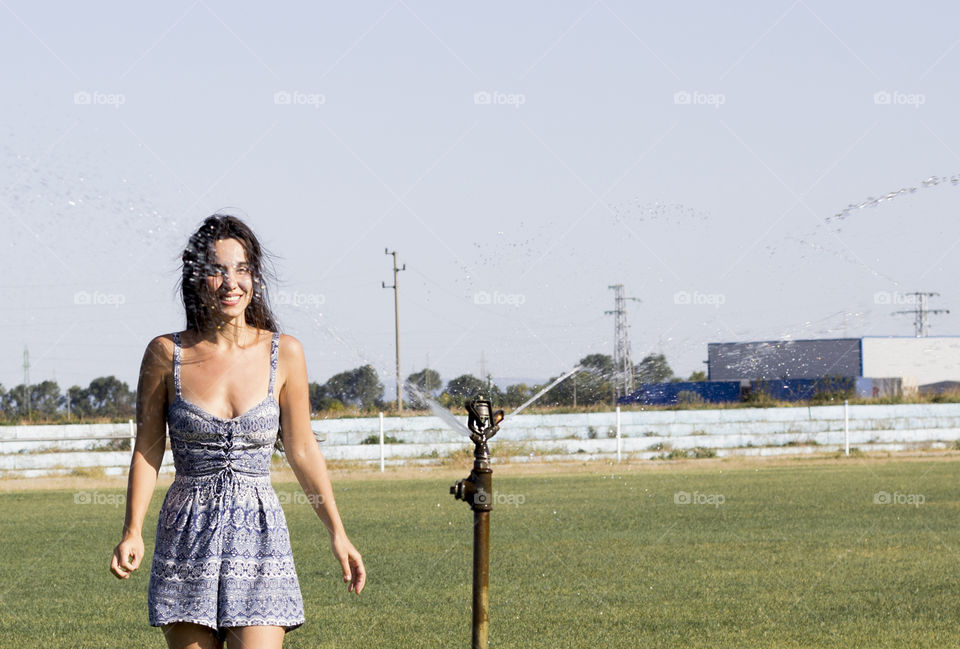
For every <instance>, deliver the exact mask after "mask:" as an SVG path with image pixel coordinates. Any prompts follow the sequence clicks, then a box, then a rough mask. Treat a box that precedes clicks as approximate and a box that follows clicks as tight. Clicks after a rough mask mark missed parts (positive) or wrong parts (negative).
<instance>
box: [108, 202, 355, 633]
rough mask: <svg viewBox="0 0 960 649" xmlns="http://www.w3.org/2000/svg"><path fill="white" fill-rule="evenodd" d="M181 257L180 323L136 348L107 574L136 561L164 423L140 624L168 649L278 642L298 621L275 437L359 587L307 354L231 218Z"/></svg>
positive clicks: (211, 227) (210, 226) (203, 231)
mask: <svg viewBox="0 0 960 649" xmlns="http://www.w3.org/2000/svg"><path fill="white" fill-rule="evenodd" d="M182 260H183V278H182V283H181V294H182V297H183V304H184V308H185V309H186V320H187V328H186V330H185V331H182V332H179V333H175V334H172V335H164V336H158V337H156V338H154V339H153V340H152V341H150V344H149V345H148V346H147V350H146V352H145V353H144V357H143V362H142V365H141V369H140V381H139V385H138V388H137V439H136V445H135V447H134V450H133V459H132V460H131V463H130V475H129V479H128V485H127V512H126V519H125V521H124V525H123V533H122V538H121V541H120V543H119V544H118V545H117V547H116V548H115V549H114V551H113V557H112V559H111V564H110V569H111V571H112V572H113V574H115V575H116V576H117V577H118V578H120V579H127V578H128V577H129V576H130V574H131V573H132V572H133V571H134V570H136V569H137V568H138V567H139V565H140V562H141V561H142V559H143V555H144V546H143V537H142V533H141V531H142V528H143V520H144V517H145V515H146V511H147V507H148V505H149V503H150V497H151V496H152V494H153V491H154V487H155V486H156V480H157V473H158V470H159V468H160V464H161V461H162V459H163V452H164V446H165V430H166V428H167V427H168V426H169V429H170V446H171V450H172V452H173V458H174V464H175V467H176V476H175V478H174V480H173V484H172V485H171V486H170V489H169V490H168V491H167V494H166V497H165V498H164V501H163V506H162V508H161V510H160V516H159V519H158V523H157V536H156V547H155V548H154V556H153V564H152V567H151V571H150V585H149V590H148V597H147V600H148V609H149V619H150V624H151V625H152V626H160V627H162V628H163V633H164V636H165V637H166V640H167V644H168V646H169V647H171V648H174V647H180V648H187V647H202V648H207V647H211V648H212V647H222V646H223V643H224V641H226V642H227V643H228V645H229V646H238V647H281V646H282V644H283V636H284V633H285V632H286V631H289V630H291V629H294V628H296V627H298V626H300V625H301V624H303V622H304V615H303V602H302V599H301V594H300V586H299V582H298V581H297V574H296V571H295V570H294V565H293V557H292V555H291V553H290V541H289V537H288V535H287V525H286V519H285V518H284V515H283V510H282V509H281V508H280V504H279V501H278V499H277V496H276V493H275V492H274V491H273V488H272V487H271V485H270V457H271V455H272V453H273V448H274V445H275V443H276V442H278V437H279V438H280V440H281V441H282V445H283V448H284V449H285V453H286V458H287V461H288V462H289V464H290V466H291V467H292V468H293V472H294V474H295V475H296V477H297V480H298V481H299V483H300V485H301V486H302V487H303V490H304V493H305V494H306V495H307V498H308V500H309V502H310V503H312V505H313V507H314V509H315V510H316V512H317V514H318V515H319V516H320V519H321V520H322V521H323V524H324V525H325V526H326V528H327V531H328V532H329V533H330V542H331V546H332V549H333V554H334V556H335V557H336V558H337V560H338V561H339V562H340V565H341V567H342V569H343V580H344V581H345V582H347V583H348V591H350V592H354V593H358V594H359V593H360V591H361V590H363V585H364V582H365V579H366V572H365V569H364V566H363V560H362V559H361V557H360V553H359V552H357V550H356V548H354V547H353V544H352V543H350V540H349V539H348V538H347V535H346V533H345V532H344V528H343V524H342V523H341V521H340V515H339V513H338V512H337V506H336V504H335V502H334V499H333V490H332V488H331V486H330V478H329V475H328V474H327V469H326V464H325V462H324V459H323V456H322V455H321V453H320V449H319V447H318V446H317V443H316V439H315V438H314V435H313V431H312V430H311V427H310V401H309V391H308V387H307V370H306V363H305V361H304V355H303V348H302V347H301V346H300V343H299V341H297V339H296V338H293V337H292V336H287V335H280V334H279V333H278V332H277V329H278V328H277V325H276V322H275V319H274V317H273V315H272V313H271V312H270V308H269V306H268V304H267V301H266V299H265V286H266V285H265V280H264V271H263V254H262V252H261V247H260V244H259V242H258V241H257V239H256V237H255V236H254V234H253V233H252V232H251V231H250V229H249V228H248V227H247V226H246V225H245V224H244V223H243V222H242V221H240V220H239V219H237V218H235V217H232V216H226V215H220V214H215V215H214V216H211V217H209V218H207V219H206V220H205V221H204V222H203V224H202V225H201V226H200V228H199V230H197V232H195V233H194V234H193V236H192V237H191V238H190V242H189V244H188V245H187V249H186V250H185V251H184V253H183V257H182ZM264 395H266V397H264ZM251 404H252V405H251Z"/></svg>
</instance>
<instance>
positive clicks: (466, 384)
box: [446, 374, 489, 401]
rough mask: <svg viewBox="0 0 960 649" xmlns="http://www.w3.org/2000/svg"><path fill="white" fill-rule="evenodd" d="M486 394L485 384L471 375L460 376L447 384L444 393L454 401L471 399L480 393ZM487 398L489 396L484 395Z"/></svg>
mask: <svg viewBox="0 0 960 649" xmlns="http://www.w3.org/2000/svg"><path fill="white" fill-rule="evenodd" d="M485 392H487V382H486V381H483V380H481V379H478V378H477V377H475V376H473V375H472V374H461V375H460V376H458V377H457V378H455V379H452V380H450V382H449V383H447V389H446V393H447V394H449V395H450V396H451V397H453V398H455V399H460V400H461V401H463V400H464V399H472V398H473V397H475V396H477V395H478V394H480V393H485ZM486 396H488V397H489V395H486Z"/></svg>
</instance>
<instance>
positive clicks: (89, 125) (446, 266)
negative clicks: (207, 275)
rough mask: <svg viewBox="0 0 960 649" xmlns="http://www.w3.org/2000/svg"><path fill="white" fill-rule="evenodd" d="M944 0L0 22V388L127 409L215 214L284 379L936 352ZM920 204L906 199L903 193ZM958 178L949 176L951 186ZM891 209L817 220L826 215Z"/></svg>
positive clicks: (952, 26) (282, 8) (135, 6)
mask: <svg viewBox="0 0 960 649" xmlns="http://www.w3.org/2000/svg"><path fill="white" fill-rule="evenodd" d="M958 18H960V9H958V7H957V5H956V4H955V3H948V2H944V3H934V4H925V5H924V6H923V8H920V7H908V6H906V5H904V4H902V3H876V2H870V3H867V2H860V3H857V4H851V3H835V2H802V1H799V0H798V1H796V2H790V1H784V2H756V3H740V4H737V5H735V6H730V5H724V4H722V3H721V4H718V3H713V2H710V3H708V2H702V3H657V4H656V5H651V4H650V3H635V2H626V1H617V0H597V1H596V2H539V3H538V2H522V3H517V2H509V3H507V2H490V3H482V4H480V5H476V4H475V5H470V4H465V3H451V2H429V3H428V2H414V1H412V0H408V1H396V2H372V3H328V4H325V5H323V6H318V5H317V4H316V3H284V4H281V5H269V4H265V3H238V2H213V1H202V0H197V1H189V2H180V1H173V2H166V3H154V4H141V3H122V2H99V3H93V4H91V3H66V2H61V3H32V2H25V1H22V0H0V52H2V57H0V65H2V66H3V67H2V70H3V75H2V79H3V92H2V98H3V99H2V107H0V124H2V129H3V130H2V133H0V163H2V170H3V171H2V175H0V223H2V233H3V239H2V241H3V249H4V256H3V274H4V276H3V278H2V279H0V292H2V295H3V306H2V307H0V309H2V313H3V319H2V323H0V326H2V327H3V332H4V336H3V340H4V343H3V344H2V345H0V361H2V362H0V383H2V384H3V385H4V386H5V387H7V388H9V387H11V386H13V385H16V384H18V383H20V382H22V380H23V369H22V365H23V350H24V345H26V346H28V347H29V350H30V360H31V369H30V378H31V381H32V382H38V381H41V380H44V379H48V378H56V380H57V381H58V382H59V383H60V384H61V386H62V387H67V386H69V385H73V384H80V385H86V384H87V383H88V382H89V381H90V380H91V379H92V378H94V377H97V376H103V375H109V374H114V375H116V376H118V377H119V378H121V379H122V380H125V381H127V382H129V383H130V385H131V387H133V386H134V385H135V384H136V375H137V370H138V367H139V363H140V359H141V356H142V354H143V350H144V347H145V345H146V344H147V342H148V341H149V340H150V338H152V337H153V336H155V335H157V334H160V333H166V332H170V331H174V330H179V329H181V328H182V327H183V309H182V306H181V305H180V303H179V301H178V296H177V295H176V294H175V292H174V287H175V283H176V280H177V277H178V272H179V270H178V268H179V266H178V264H179V254H180V251H181V250H182V248H183V246H184V244H185V243H186V240H187V238H188V236H189V235H190V233H191V232H192V231H193V230H194V229H195V228H196V226H197V225H198V224H199V222H200V221H201V220H202V219H203V218H204V217H205V216H207V215H209V214H211V213H213V212H215V211H217V210H221V209H231V210H233V211H234V213H236V214H238V215H239V216H241V217H243V218H245V219H246V220H247V221H248V222H249V223H250V225H251V226H252V227H253V228H254V230H255V231H256V232H257V233H258V234H259V236H260V237H261V239H262V241H263V242H264V243H265V245H266V246H267V247H268V249H269V250H270V251H272V252H273V253H274V254H275V255H276V256H277V270H278V273H279V276H280V285H279V286H278V287H277V288H278V289H279V292H275V293H274V298H275V300H276V301H277V302H280V303H279V304H277V311H278V314H279V316H280V319H281V324H282V326H283V328H284V330H285V331H286V332H287V333H290V334H292V335H295V336H297V337H298V338H299V339H300V340H301V341H302V342H303V344H304V346H305V349H306V352H307V362H308V369H309V373H310V378H311V379H312V380H317V381H325V380H326V379H327V378H328V377H330V376H331V375H332V374H334V373H336V372H339V371H342V370H345V369H349V368H352V367H356V366H358V365H360V364H362V363H365V362H370V363H372V364H373V365H374V366H375V367H376V368H377V369H378V370H380V371H381V373H382V377H383V379H384V382H385V383H388V382H389V380H390V378H391V377H392V374H393V362H394V359H393V354H394V348H393V340H394V338H393V336H394V332H393V294H392V291H389V290H384V289H382V288H381V281H386V282H387V283H388V284H389V283H391V281H392V276H391V258H390V257H389V256H386V255H384V248H389V249H390V250H397V251H398V252H399V259H400V262H401V263H406V266H407V270H406V271H405V272H402V273H401V274H400V288H401V290H400V298H401V305H400V324H401V356H402V362H403V370H404V371H403V373H404V376H406V375H407V374H409V373H411V372H412V371H415V370H419V369H421V368H423V367H424V366H425V365H427V363H429V365H430V366H431V367H433V368H435V369H437V370H438V371H439V372H440V374H441V376H442V377H443V379H444V380H445V381H446V380H449V379H451V378H453V377H454V376H456V375H459V374H461V373H464V372H471V373H474V374H477V373H479V371H480V358H481V353H483V355H484V358H485V361H486V367H487V368H488V370H489V371H490V372H491V373H492V374H493V376H494V378H495V379H496V380H498V382H501V383H504V384H506V383H510V382H515V381H518V380H522V379H525V380H542V379H546V378H547V377H549V376H555V375H558V374H560V373H561V372H562V371H564V370H566V369H568V368H569V367H571V366H572V365H573V364H574V363H575V362H576V361H577V360H578V359H579V358H581V357H583V356H585V355H587V354H590V353H598V352H600V353H607V354H612V353H613V318H612V317H611V316H608V315H605V314H604V311H605V310H609V309H611V308H612V307H613V292H612V291H611V290H609V289H608V286H609V285H610V284H615V283H623V284H624V285H625V286H626V293H627V295H628V296H631V297H636V298H639V299H641V300H642V302H631V303H630V304H629V307H628V314H629V315H628V319H629V323H630V325H631V328H630V337H631V343H632V350H633V357H634V360H635V361H638V360H639V359H640V358H641V357H642V356H643V355H645V354H646V353H649V352H651V351H660V352H663V353H665V354H666V356H667V359H668V361H669V362H670V363H671V365H672V366H673V368H674V370H675V371H676V372H677V373H678V374H681V375H684V376H686V375H689V373H690V372H692V371H694V370H697V369H704V368H705V366H704V365H703V361H704V360H705V359H706V345H707V343H708V342H717V341H739V340H764V339H775V338H780V337H787V336H789V337H793V338H804V337H836V336H843V335H849V336H859V335H865V334H871V335H888V334H889V335H912V333H913V326H912V319H911V318H910V317H909V316H893V315H891V312H892V311H895V310H898V309H909V308H911V305H910V304H909V303H908V302H909V300H908V298H907V297H906V295H905V294H906V293H907V292H910V291H917V290H923V291H937V292H939V293H941V294H942V295H941V297H939V298H935V299H934V300H932V302H931V307H938V308H951V307H952V308H953V313H951V314H950V315H941V316H933V317H932V321H931V322H932V325H933V326H932V330H931V333H932V334H935V335H950V334H954V333H960V288H958V287H957V286H956V283H957V282H956V277H957V274H958V273H957V271H958V270H960V263H958V261H957V258H958V255H960V245H958V244H960V222H958V219H957V218H956V216H955V214H956V212H957V205H958V202H960V186H958V185H955V184H954V183H952V182H951V181H950V177H951V176H953V175H954V174H958V173H960V156H958V152H960V141H958V134H960V120H958V119H957V117H956V108H957V107H958V106H960V101H958V100H960V96H958V95H960V91H958V88H957V83H956V69H957V65H958V63H960V47H958V44H960V28H958V27H957V26H958V25H960V20H958ZM931 177H937V178H940V179H945V180H942V181H941V182H939V183H938V184H932V183H931V184H928V185H925V184H924V180H925V179H928V178H931ZM958 180H960V178H958ZM901 188H903V189H909V188H917V189H916V191H915V192H913V193H910V192H904V193H901V194H899V195H898V196H897V197H896V198H894V199H893V200H890V201H885V202H881V203H880V204H879V205H877V206H874V207H868V208H863V209H859V210H854V211H852V212H850V213H849V214H848V215H847V216H846V217H845V218H843V219H841V220H836V219H832V218H831V217H833V215H835V214H837V213H838V212H840V211H841V210H843V209H844V208H845V207H847V206H848V205H850V204H857V203H861V202H863V201H865V200H866V199H867V198H868V197H881V196H885V195H887V194H888V193H890V192H895V191H898V190H900V189H901Z"/></svg>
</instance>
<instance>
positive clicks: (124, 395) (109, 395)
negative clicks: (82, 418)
mask: <svg viewBox="0 0 960 649" xmlns="http://www.w3.org/2000/svg"><path fill="white" fill-rule="evenodd" d="M86 392H87V399H88V401H89V404H90V408H91V410H92V414H94V415H97V416H100V417H109V418H111V419H119V418H122V417H132V416H133V415H134V412H135V410H136V408H135V407H134V404H135V401H136V397H135V395H134V393H133V392H132V391H131V390H130V388H129V387H127V384H126V383H124V382H123V381H120V380H119V379H117V377H115V376H112V375H111V376H101V377H98V378H95V379H93V380H92V381H90V385H89V386H88V387H87V390H86Z"/></svg>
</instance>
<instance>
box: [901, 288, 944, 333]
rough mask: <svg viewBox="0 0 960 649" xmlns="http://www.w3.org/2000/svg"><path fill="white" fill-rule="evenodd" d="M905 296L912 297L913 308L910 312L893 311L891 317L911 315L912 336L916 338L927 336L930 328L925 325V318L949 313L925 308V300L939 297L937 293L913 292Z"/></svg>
mask: <svg viewBox="0 0 960 649" xmlns="http://www.w3.org/2000/svg"><path fill="white" fill-rule="evenodd" d="M907 295H912V296H913V297H914V301H913V304H914V307H915V308H914V309H912V310H910V311H894V312H893V314H892V315H904V314H906V315H913V333H914V335H915V336H916V337H917V338H925V337H926V336H927V331H928V330H929V328H930V327H929V325H928V324H927V316H930V315H939V314H941V313H950V310H949V309H928V308H927V298H931V297H935V296H939V295H940V294H939V293H930V292H926V293H925V292H921V291H914V292H913V293H907Z"/></svg>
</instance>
